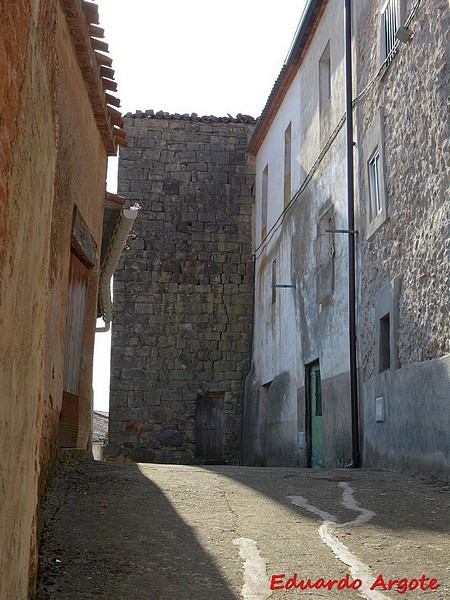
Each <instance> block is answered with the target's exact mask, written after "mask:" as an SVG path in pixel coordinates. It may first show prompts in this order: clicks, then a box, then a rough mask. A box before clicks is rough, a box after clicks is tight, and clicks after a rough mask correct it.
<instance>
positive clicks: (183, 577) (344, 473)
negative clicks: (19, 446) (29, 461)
mask: <svg viewBox="0 0 450 600" xmlns="http://www.w3.org/2000/svg"><path fill="white" fill-rule="evenodd" d="M449 508H450V497H449V488H448V486H447V487H443V486H442V485H432V484H430V483H424V482H422V481H421V480H420V479H417V478H413V477H407V476H403V475H398V474H395V473H390V472H381V471H365V470H354V471H353V470H352V471H350V470H311V469H309V470H306V469H282V468H245V467H226V466H218V467H204V468H203V467H188V466H178V465H154V464H140V465H136V464H114V463H81V464H77V465H74V464H72V465H69V466H68V467H66V468H65V469H64V470H63V471H62V472H61V473H60V475H59V476H58V477H57V478H56V479H55V481H54V484H53V485H52V490H51V493H50V494H49V496H48V500H47V502H46V504H45V507H44V514H45V516H46V519H47V525H46V527H45V530H44V535H43V544H42V550H41V562H42V566H43V569H42V573H41V576H40V584H39V591H38V600H88V599H89V600H94V599H97V598H99V599H100V598H101V599H108V600H206V599H208V600H211V599H217V600H232V599H234V600H238V599H242V600H265V599H267V598H272V599H273V600H278V599H279V600H281V599H285V598H289V599H292V600H293V599H295V598H302V597H303V598H309V599H310V598H328V599H329V600H331V599H337V600H341V599H342V600H345V599H347V598H355V599H356V598H366V599H368V600H382V599H383V598H399V597H405V598H414V599H417V600H419V599H422V598H424V599H429V600H443V599H446V598H450V591H449V590H450V572H449V562H450V561H449V558H450V545H449V541H450V536H449V533H450V510H449ZM389 580H391V581H392V583H391V584H390V585H391V590H390V591H389V590H388V587H389ZM394 580H398V581H397V582H395V581H394ZM408 586H409V587H410V588H414V589H412V591H409V590H407V591H406V592H405V593H404V594H403V593H401V592H403V591H404V589H405V588H406V589H407V588H408ZM371 588H372V589H371ZM399 594H400V595H399Z"/></svg>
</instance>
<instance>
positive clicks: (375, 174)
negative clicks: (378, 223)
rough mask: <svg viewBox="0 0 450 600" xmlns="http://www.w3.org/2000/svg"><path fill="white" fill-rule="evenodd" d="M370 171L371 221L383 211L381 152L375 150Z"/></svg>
mask: <svg viewBox="0 0 450 600" xmlns="http://www.w3.org/2000/svg"><path fill="white" fill-rule="evenodd" d="M367 166H368V171H369V198H370V219H371V220H373V219H375V217H376V216H378V215H379V214H380V212H381V211H382V209H383V205H382V200H381V186H380V152H379V150H378V147H377V148H375V151H374V152H373V154H372V156H371V157H370V158H369V161H368V163H367Z"/></svg>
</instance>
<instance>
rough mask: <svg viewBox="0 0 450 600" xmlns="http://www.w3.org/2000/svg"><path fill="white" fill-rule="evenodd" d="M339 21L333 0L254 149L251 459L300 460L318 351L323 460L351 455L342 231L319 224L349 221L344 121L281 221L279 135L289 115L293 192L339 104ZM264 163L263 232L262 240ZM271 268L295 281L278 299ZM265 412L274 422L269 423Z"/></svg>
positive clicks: (334, 461) (285, 280) (335, 119)
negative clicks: (261, 408)
mask: <svg viewBox="0 0 450 600" xmlns="http://www.w3.org/2000/svg"><path fill="white" fill-rule="evenodd" d="M336 22H341V23H342V24H343V22H344V21H343V5H342V3H338V2H329V3H328V5H327V7H326V8H325V11H324V13H323V16H322V19H321V20H320V23H319V24H318V26H317V29H315V33H314V37H313V38H312V40H311V43H310V45H309V47H308V50H307V52H306V54H305V56H304V58H303V62H302V63H301V65H300V68H299V71H298V72H297V75H296V76H295V78H294V80H293V82H292V84H291V86H290V87H289V89H288V90H287V93H286V95H285V98H284V100H283V102H282V104H281V107H280V109H279V110H278V112H277V114H276V116H275V118H274V120H273V122H272V124H271V126H270V129H269V131H268V133H267V135H266V137H265V139H264V141H263V143H262V145H261V147H260V149H259V151H258V153H257V156H256V226H255V230H256V263H255V272H256V279H255V324H254V342H253V358H252V371H251V373H250V375H249V377H248V380H247V394H246V415H247V414H248V415H249V418H246V420H245V423H246V425H245V431H244V449H245V457H244V459H245V461H246V462H247V464H256V463H258V464H272V465H276V464H283V465H288V464H289V465H293V466H294V465H301V466H305V465H306V462H307V453H306V446H304V447H303V448H299V444H298V433H299V432H301V433H302V434H303V435H304V434H305V431H306V425H307V424H306V416H305V366H306V365H308V364H309V363H311V362H313V361H315V360H317V359H319V361H320V368H321V378H322V396H323V406H324V413H323V419H324V437H323V449H324V464H327V465H330V466H342V465H343V464H346V463H347V462H349V459H350V454H351V448H350V405H349V390H348V374H347V370H348V325H347V322H348V320H347V312H348V309H347V306H348V303H347V238H346V236H342V235H341V236H339V235H337V234H328V233H326V232H325V227H323V228H322V229H323V230H320V225H319V224H320V222H321V219H322V218H325V216H326V215H330V216H331V219H332V220H331V225H330V227H329V228H337V229H345V228H346V227H347V222H346V218H347V217H346V214H347V211H346V192H345V176H344V173H345V172H344V170H343V169H344V165H345V132H344V130H343V129H342V130H341V131H340V132H339V133H338V135H337V137H336V139H335V140H334V142H333V144H332V146H331V148H330V150H329V151H328V153H327V154H326V155H325V157H324V158H323V160H322V162H321V163H320V164H319V165H318V167H317V168H316V169H315V171H314V172H313V173H312V179H311V181H310V182H309V184H308V185H307V186H306V187H305V189H304V190H303V191H302V193H301V194H300V195H299V196H298V198H297V200H295V201H294V202H293V204H292V205H291V207H290V208H289V209H288V210H287V211H286V212H285V213H284V215H283V217H282V219H281V220H279V221H277V219H278V218H279V217H280V215H281V214H282V211H283V189H284V186H283V180H284V136H285V130H286V128H287V127H288V125H289V123H291V130H292V175H291V182H292V190H291V195H292V196H294V195H295V194H296V192H297V191H298V190H299V188H300V186H302V184H303V182H304V181H305V178H306V176H307V175H308V173H309V172H310V171H311V169H312V167H313V165H314V163H315V162H316V160H317V158H318V156H319V154H320V152H321V150H322V148H323V147H324V146H325V144H326V142H327V140H328V139H329V137H330V135H331V133H332V131H333V130H334V129H335V127H336V126H337V125H338V123H339V121H340V120H341V118H342V115H343V113H344V111H345V101H344V100H345V96H344V71H343V68H344V63H343V56H344V46H343V43H344V40H343V35H342V31H343V30H342V29H339V28H336ZM328 41H329V42H330V71H331V98H330V100H329V102H328V103H327V104H326V105H325V106H324V107H323V109H322V110H320V107H319V84H318V81H319V77H318V73H319V60H320V58H321V56H322V54H323V52H324V49H325V47H326V45H327V43H328ZM266 165H268V172H269V177H268V197H269V202H268V210H267V214H268V223H267V229H268V232H269V236H268V238H267V240H266V241H265V242H263V244H262V246H260V243H261V229H262V221H261V219H262V208H261V207H262V173H263V170H264V169H265V167H266ZM327 227H328V226H327ZM271 228H274V229H273V231H271ZM322 243H326V244H329V245H330V247H332V248H333V255H332V256H329V255H327V256H325V257H324V256H323V251H322V250H321V244H322ZM325 254H327V253H325ZM274 261H276V263H275V266H274V267H273V263H274ZM273 269H274V270H275V273H276V282H275V283H276V284H277V285H278V284H279V285H295V289H293V288H278V289H276V292H275V298H274V297H273V291H272V284H273V277H272V270H273ZM274 300H275V301H274ZM283 374H284V375H283ZM288 375H289V376H288ZM280 377H281V380H280ZM281 381H282V382H283V385H281V383H280V382H281ZM336 382H338V383H336ZM269 384H270V385H269ZM264 389H266V390H267V389H268V390H269V391H268V398H267V400H266V401H265V402H266V403H267V415H268V417H267V421H266V420H264V421H255V420H253V419H252V418H250V415H252V414H254V413H255V410H257V409H256V408H255V407H256V406H257V405H258V404H260V403H261V394H263V396H264ZM274 413H275V414H274ZM271 414H272V415H273V416H272V421H273V423H277V426H276V427H274V426H273V425H271V424H270V419H271V417H270V415H271ZM265 428H266V430H264V429H265ZM255 436H256V437H257V439H260V438H261V439H262V440H265V444H266V446H265V448H266V450H265V451H264V450H263V447H264V442H263V443H262V444H259V446H258V447H257V448H255V450H253V449H252V447H251V443H250V442H249V440H252V439H253V438H254V437H255Z"/></svg>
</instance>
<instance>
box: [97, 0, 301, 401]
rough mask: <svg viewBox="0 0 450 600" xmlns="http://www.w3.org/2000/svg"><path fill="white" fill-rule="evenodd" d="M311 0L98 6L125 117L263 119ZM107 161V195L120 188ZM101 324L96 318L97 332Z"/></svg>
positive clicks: (103, 352)
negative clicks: (147, 114)
mask: <svg viewBox="0 0 450 600" xmlns="http://www.w3.org/2000/svg"><path fill="white" fill-rule="evenodd" d="M305 3H306V0H278V1H277V2H273V1H272V0H226V1H221V0H216V1H214V0H164V1H162V0H159V1H156V0H97V4H98V6H99V14H100V26H101V27H102V28H103V29H105V38H104V41H106V42H107V43H108V44H109V55H110V57H111V58H112V60H113V69H114V70H115V80H116V82H117V84H118V92H117V94H116V95H117V96H118V97H119V98H120V99H121V107H120V110H121V111H122V113H124V114H126V113H127V112H135V111H136V110H142V111H145V110H147V109H153V110H154V111H155V112H156V111H158V110H163V111H164V112H169V113H180V114H183V113H193V112H195V113H197V114H198V115H200V116H201V115H215V116H218V117H220V116H226V115H227V114H231V115H232V116H236V115H237V114H238V113H242V114H246V115H251V116H253V117H258V116H259V115H260V114H261V112H262V110H263V108H264V106H265V103H266V101H267V98H268V97H269V94H270V92H271V90H272V86H273V84H274V83H275V80H276V79H277V77H278V74H279V72H280V70H281V68H282V66H283V63H284V60H285V58H286V56H287V54H288V51H289V48H290V46H291V43H292V40H293V37H294V34H295V31H296V29H297V25H298V23H299V21H300V18H301V15H302V11H303V8H304V5H305ZM116 180H117V159H110V164H109V169H108V181H107V189H108V191H110V192H115V191H116V189H117V182H116ZM102 325H103V322H102V321H100V320H99V322H98V326H102ZM110 349H111V336H110V333H98V334H97V335H96V342H95V357H94V408H95V409H96V410H103V411H107V410H108V404H109V356H110Z"/></svg>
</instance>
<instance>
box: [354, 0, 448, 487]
mask: <svg viewBox="0 0 450 600" xmlns="http://www.w3.org/2000/svg"><path fill="white" fill-rule="evenodd" d="M415 4H416V3H415V2H412V1H409V0H408V1H406V0H403V1H401V2H399V10H400V12H401V13H402V14H401V15H400V18H401V19H403V20H402V21H401V23H404V21H405V20H406V19H408V17H409V16H410V15H411V22H410V24H409V28H410V30H411V31H412V32H413V36H412V37H411V39H410V40H409V41H408V42H407V43H400V44H399V46H398V50H397V52H396V54H395V56H394V58H393V59H392V61H391V62H390V64H389V65H388V67H387V68H385V69H383V70H382V73H380V76H379V77H378V78H376V80H375V82H374V83H373V84H372V86H371V87H370V89H369V90H368V92H367V94H366V95H365V96H364V97H363V98H362V99H361V100H360V102H359V103H358V104H357V107H356V115H357V120H358V148H359V154H358V157H359V172H358V188H359V190H360V196H359V207H358V208H359V223H358V228H359V230H360V236H359V251H360V291H359V294H360V302H359V330H360V333H359V350H360V384H361V385H360V388H361V395H362V403H363V421H362V423H363V429H364V464H365V465H367V466H378V465H380V464H385V465H390V466H395V467H400V468H407V469H413V470H416V471H421V472H430V473H435V474H437V475H439V474H442V475H444V474H445V473H447V474H448V472H449V471H450V442H449V435H448V432H449V430H450V371H449V368H450V356H449V353H450V318H449V302H450V287H449V264H450V201H449V197H448V149H449V139H450V136H449V125H448V108H447V101H448V81H449V74H450V60H449V51H448V42H449V39H448V35H449V34H448V32H449V25H450V20H449V11H448V2H446V1H445V0H424V1H422V2H421V3H420V5H419V6H418V8H417V10H416V11H413V12H412V13H411V10H412V8H413V6H414V5H415ZM382 5H383V2H381V1H379V2H361V3H358V7H357V15H356V17H357V22H356V24H355V26H356V31H357V38H356V43H357V46H358V53H357V56H358V62H357V67H356V73H357V74H358V77H357V87H358V89H359V90H362V89H363V88H364V87H365V86H366V85H367V83H368V82H369V81H370V79H371V78H372V77H374V75H375V73H376V71H377V69H378V68H379V66H380V59H379V55H380V19H381V17H380V15H381V10H382ZM377 145H378V146H379V147H382V149H383V158H384V162H383V165H382V166H383V173H382V185H383V186H384V192H385V204H386V207H385V212H384V214H383V215H382V219H381V220H379V222H378V223H375V226H373V221H375V219H373V220H372V219H371V215H370V211H369V206H370V201H369V188H368V175H367V173H368V160H369V158H370V155H371V153H372V152H373V149H374V148H375V147H376V146H377ZM386 315H389V323H388V322H387V319H386V318H385V320H384V323H385V324H386V326H388V327H389V332H385V334H383V332H382V327H383V321H382V319H383V317H386ZM383 335H384V336H385V337H387V338H388V341H387V343H388V345H389V348H388V349H383ZM377 398H381V400H378V404H379V406H381V407H382V409H383V410H384V413H385V415H384V419H383V420H379V421H378V422H377V418H378V417H379V415H377V414H376V405H377ZM380 410H381V408H380Z"/></svg>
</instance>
